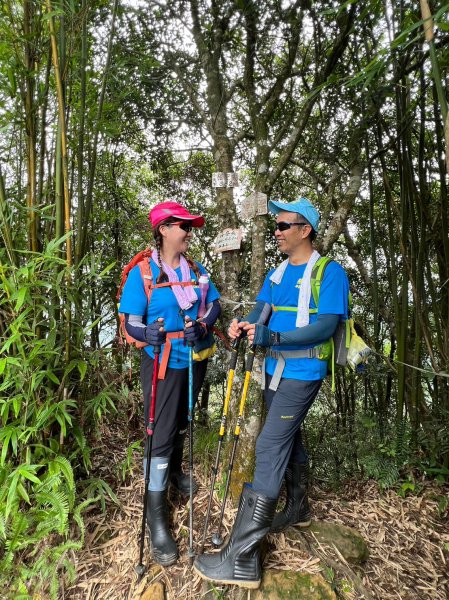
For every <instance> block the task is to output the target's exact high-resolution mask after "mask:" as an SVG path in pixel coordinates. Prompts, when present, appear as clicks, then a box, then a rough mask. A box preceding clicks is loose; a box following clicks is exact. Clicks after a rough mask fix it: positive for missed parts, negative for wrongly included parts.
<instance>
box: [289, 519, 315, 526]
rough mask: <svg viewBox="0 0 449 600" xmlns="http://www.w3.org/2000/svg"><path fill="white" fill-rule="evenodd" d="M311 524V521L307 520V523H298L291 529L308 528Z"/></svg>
mask: <svg viewBox="0 0 449 600" xmlns="http://www.w3.org/2000/svg"><path fill="white" fill-rule="evenodd" d="M311 523H312V519H309V520H308V521H300V522H299V523H293V524H292V525H291V527H309V525H311Z"/></svg>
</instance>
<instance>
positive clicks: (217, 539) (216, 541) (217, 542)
mask: <svg viewBox="0 0 449 600" xmlns="http://www.w3.org/2000/svg"><path fill="white" fill-rule="evenodd" d="M212 544H213V546H214V548H220V546H222V545H223V538H222V537H221V535H220V534H219V533H218V531H217V533H214V535H213V536H212Z"/></svg>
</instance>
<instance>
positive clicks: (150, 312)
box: [120, 202, 221, 566]
mask: <svg viewBox="0 0 449 600" xmlns="http://www.w3.org/2000/svg"><path fill="white" fill-rule="evenodd" d="M149 220H150V223H151V227H152V230H153V237H154V241H155V249H154V250H153V252H152V255H151V259H150V269H151V276H152V286H151V287H152V290H151V296H150V301H149V302H148V297H147V294H146V292H145V288H144V282H143V280H142V275H141V270H140V268H139V267H138V266H135V267H134V268H133V269H132V270H131V271H130V272H129V275H128V278H127V280H126V283H125V286H124V288H123V293H122V296H121V300H120V312H121V313H124V314H125V327H126V330H127V332H128V333H129V335H130V336H132V337H133V338H134V339H136V340H139V341H142V342H146V343H147V344H148V346H145V347H144V349H143V352H142V359H141V382H142V390H143V394H144V409H145V421H146V422H145V425H147V424H148V411H149V402H150V395H151V383H152V373H153V362H154V346H160V347H161V354H160V356H161V359H160V367H159V376H158V386H157V397H156V402H155V404H156V411H155V421H154V430H153V441H152V450H151V462H150V480H149V487H148V490H149V492H148V504H147V515H146V518H147V524H148V527H149V530H150V539H151V546H152V550H153V559H154V561H155V562H157V563H159V564H161V565H164V566H168V565H171V564H173V563H174V562H176V560H177V558H178V550H177V546H176V542H175V540H174V539H173V537H172V535H171V533H170V530H169V524H168V511H167V488H168V486H169V483H171V485H172V486H174V487H175V488H176V489H178V490H179V492H180V493H181V494H182V495H188V494H189V490H190V486H189V477H188V475H186V474H184V473H183V472H182V469H181V463H182V455H183V445H184V438H185V435H186V431H187V418H188V393H189V392H188V361H189V352H190V346H194V348H195V350H196V349H197V348H198V346H204V345H205V343H206V346H207V344H208V342H207V340H210V339H211V336H210V335H209V331H210V329H211V328H212V326H213V325H214V323H215V321H216V320H217V318H218V316H219V315H220V312H221V308H220V303H219V300H218V299H219V297H220V295H219V293H218V291H217V289H216V288H215V286H214V284H213V283H212V282H210V281H209V282H208V287H207V285H206V288H207V294H206V296H205V299H204V297H203V298H201V290H200V287H199V283H198V282H199V280H200V277H201V276H206V275H207V273H206V270H205V269H204V267H203V266H202V265H201V264H200V263H198V262H195V261H193V260H192V259H191V258H189V257H188V255H187V251H188V249H189V244H190V241H191V239H192V229H193V227H202V226H203V225H204V217H202V216H195V215H192V214H190V213H189V212H188V210H187V209H186V208H185V207H183V206H181V205H180V204H178V203H177V202H162V203H160V204H158V205H156V206H155V207H154V208H152V209H151V211H150V214H149ZM151 276H150V277H151ZM204 281H206V282H207V277H206V278H204V277H202V278H201V283H202V284H203V283H204ZM202 287H203V286H202ZM203 290H204V287H203ZM200 305H202V306H203V307H204V305H205V309H204V310H205V314H204V315H203V316H202V317H201V320H198V311H199V309H200ZM203 350H204V349H203ZM205 351H206V354H207V348H206V350H205ZM206 368H207V360H201V361H198V362H196V361H195V363H194V367H193V381H194V398H197V397H198V394H199V391H200V388H201V385H202V383H203V380H204V376H205V374H206ZM145 462H146V461H144V463H145ZM145 467H146V465H145V464H144V470H145ZM194 488H195V489H194V490H193V491H196V490H197V489H198V484H197V483H196V482H194Z"/></svg>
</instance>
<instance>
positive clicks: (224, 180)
mask: <svg viewBox="0 0 449 600" xmlns="http://www.w3.org/2000/svg"><path fill="white" fill-rule="evenodd" d="M212 187H214V188H235V187H239V174H238V173H212Z"/></svg>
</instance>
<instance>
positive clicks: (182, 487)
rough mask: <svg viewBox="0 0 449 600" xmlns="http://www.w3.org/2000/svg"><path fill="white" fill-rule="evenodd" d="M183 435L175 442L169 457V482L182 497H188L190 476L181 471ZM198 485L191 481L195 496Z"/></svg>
mask: <svg viewBox="0 0 449 600" xmlns="http://www.w3.org/2000/svg"><path fill="white" fill-rule="evenodd" d="M184 440H185V435H180V436H179V439H178V440H177V442H176V444H175V446H174V448H173V452H172V455H171V457H170V472H169V476H168V477H169V481H170V483H171V485H172V486H173V487H174V488H175V489H177V490H178V492H179V493H180V494H181V496H183V497H188V496H189V495H190V475H189V474H186V473H184V472H183V470H182V455H183V450H184ZM198 487H199V486H198V483H197V482H196V481H195V479H194V480H193V485H192V490H193V493H194V494H195V493H196V492H197V491H198Z"/></svg>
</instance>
